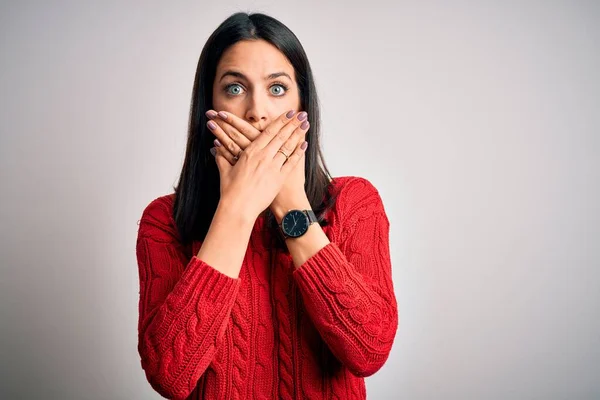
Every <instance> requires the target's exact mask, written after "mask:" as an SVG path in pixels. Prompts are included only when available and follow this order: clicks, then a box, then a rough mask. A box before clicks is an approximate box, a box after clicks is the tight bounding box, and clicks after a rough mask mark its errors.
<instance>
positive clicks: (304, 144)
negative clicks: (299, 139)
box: [300, 142, 308, 150]
mask: <svg viewBox="0 0 600 400" xmlns="http://www.w3.org/2000/svg"><path fill="white" fill-rule="evenodd" d="M307 147H308V142H304V143H302V146H300V148H301V149H302V150H306V148H307Z"/></svg>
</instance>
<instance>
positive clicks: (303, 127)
mask: <svg viewBox="0 0 600 400" xmlns="http://www.w3.org/2000/svg"><path fill="white" fill-rule="evenodd" d="M301 114H302V113H300V114H299V115H301ZM294 120H295V121H293V122H290V123H289V124H287V125H286V126H284V127H283V128H282V129H281V131H279V133H278V134H276V135H275V137H273V139H271V141H270V142H269V144H268V145H267V147H265V157H266V158H267V159H268V157H269V155H271V156H272V157H275V155H276V154H277V153H278V151H279V150H281V148H282V147H286V146H285V144H286V142H288V140H290V138H291V141H290V143H289V144H288V145H287V148H288V149H292V151H293V150H295V149H296V146H297V145H298V144H299V143H298V142H299V139H300V138H301V137H303V136H304V135H305V134H306V132H307V131H308V129H309V128H310V124H309V122H308V119H306V117H304V118H303V119H302V120H299V119H298V118H294ZM287 154H289V153H287Z"/></svg>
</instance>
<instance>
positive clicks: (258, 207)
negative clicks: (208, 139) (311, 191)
mask: <svg viewBox="0 0 600 400" xmlns="http://www.w3.org/2000/svg"><path fill="white" fill-rule="evenodd" d="M303 113H304V114H306V113H305V112H301V113H299V114H298V115H292V117H291V118H288V117H287V115H290V114H291V113H287V112H286V113H284V114H282V115H281V116H279V118H277V119H276V120H275V121H273V122H272V123H271V124H270V125H269V126H267V127H266V128H265V130H264V131H263V132H262V133H261V134H260V135H259V136H257V137H256V139H255V140H254V141H253V142H252V143H250V144H249V145H248V146H247V147H246V148H245V149H244V151H242V152H241V154H240V157H239V159H238V160H237V162H236V163H235V165H231V163H230V162H229V161H228V160H227V158H226V157H225V152H226V151H227V150H226V149H224V148H223V147H216V148H215V150H216V152H215V159H216V162H217V167H218V169H219V175H220V180H221V200H220V201H221V202H222V203H224V204H227V205H228V206H229V207H231V210H233V211H236V212H238V211H239V212H240V213H242V214H243V216H244V217H248V218H252V221H254V220H255V219H256V218H257V217H258V215H259V214H260V213H261V212H262V211H263V210H265V209H267V208H268V207H269V205H270V204H271V202H272V201H273V199H274V198H275V196H277V194H278V193H279V190H280V189H281V186H282V185H283V183H284V182H285V178H286V177H287V176H288V174H289V173H290V172H291V171H292V170H293V168H294V167H295V166H296V164H297V163H298V162H300V160H302V157H304V151H305V149H306V146H302V144H303V143H304V138H305V135H306V131H307V130H308V128H309V124H308V123H307V122H306V123H304V122H305V121H308V119H307V118H304V120H305V121H301V120H300V119H298V116H300V115H301V114H303ZM216 129H217V130H218V129H221V128H220V127H219V126H217V128H216ZM213 131H214V130H213ZM302 147H304V148H302ZM282 148H283V149H295V150H294V151H293V153H292V154H288V155H289V158H288V159H287V161H286V157H285V155H284V154H282V153H281V152H280V151H279V150H280V149H282ZM283 149H282V150H283ZM213 151H214V150H213ZM283 151H284V152H285V153H287V151H286V150H283Z"/></svg>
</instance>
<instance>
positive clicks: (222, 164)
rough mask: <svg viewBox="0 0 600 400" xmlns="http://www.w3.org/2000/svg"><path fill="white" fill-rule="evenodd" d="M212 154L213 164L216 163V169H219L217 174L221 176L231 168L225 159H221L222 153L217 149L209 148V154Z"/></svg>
mask: <svg viewBox="0 0 600 400" xmlns="http://www.w3.org/2000/svg"><path fill="white" fill-rule="evenodd" d="M213 152H214V156H215V162H216V163H217V168H218V169H219V174H220V175H222V174H223V173H224V172H225V171H227V170H228V169H229V168H231V164H229V162H228V161H227V159H226V158H225V157H223V151H222V150H221V151H219V149H218V148H216V147H213V148H211V153H213Z"/></svg>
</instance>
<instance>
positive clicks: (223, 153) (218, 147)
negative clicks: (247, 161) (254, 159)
mask: <svg viewBox="0 0 600 400" xmlns="http://www.w3.org/2000/svg"><path fill="white" fill-rule="evenodd" d="M214 145H215V147H213V148H214V149H215V151H216V152H217V153H219V154H220V155H221V157H223V158H225V159H226V160H227V161H229V164H231V165H235V163H236V162H237V160H236V159H235V157H234V155H233V154H231V153H230V152H229V150H227V149H225V148H224V147H223V145H222V144H221V143H219V142H218V139H215V141H214Z"/></svg>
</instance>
